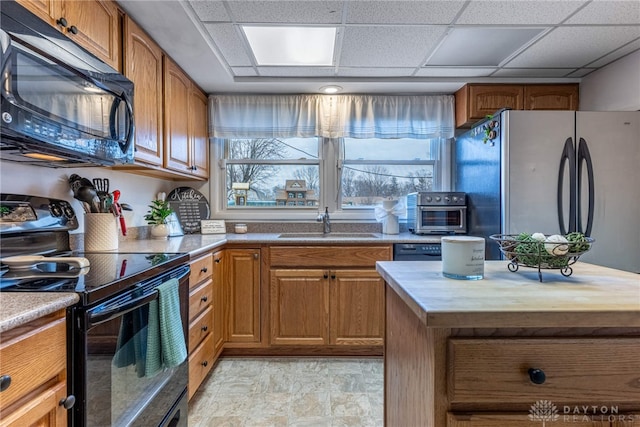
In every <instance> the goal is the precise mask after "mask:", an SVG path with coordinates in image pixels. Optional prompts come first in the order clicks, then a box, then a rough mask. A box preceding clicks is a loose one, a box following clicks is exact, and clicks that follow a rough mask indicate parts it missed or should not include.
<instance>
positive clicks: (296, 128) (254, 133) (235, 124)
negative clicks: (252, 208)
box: [209, 95, 455, 139]
mask: <svg viewBox="0 0 640 427" xmlns="http://www.w3.org/2000/svg"><path fill="white" fill-rule="evenodd" d="M209 107H210V108H209V111H210V115H211V117H210V121H209V123H210V132H211V136H213V137H216V138H275V137H279V138H291V137H313V136H321V137H326V138H341V137H349V138H418V139H426V138H452V137H453V132H454V124H455V121H454V115H455V112H454V97H453V95H409V96H401V95H398V96H394V95H211V96H210V97H209Z"/></svg>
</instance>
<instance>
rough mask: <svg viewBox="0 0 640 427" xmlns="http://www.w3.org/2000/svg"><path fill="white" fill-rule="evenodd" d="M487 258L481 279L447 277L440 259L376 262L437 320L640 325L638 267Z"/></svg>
mask: <svg viewBox="0 0 640 427" xmlns="http://www.w3.org/2000/svg"><path fill="white" fill-rule="evenodd" d="M507 264H508V262H507V261H486V262H485V267H484V269H485V274H484V279H482V280H475V281H471V280H455V279H448V278H445V277H444V276H443V275H442V273H441V271H442V263H441V262H439V261H431V262H415V261H414V262H410V261H395V262H391V261H379V262H378V263H377V264H376V269H377V271H378V272H379V273H380V275H381V276H382V277H383V278H384V279H385V280H386V282H387V283H388V285H389V286H390V287H391V288H392V289H393V290H394V291H395V292H396V293H397V294H398V295H399V296H400V297H401V298H402V299H403V301H404V302H405V303H406V304H407V305H408V306H409V307H410V308H411V310H412V311H413V312H414V313H415V314H416V316H418V318H419V319H420V320H421V321H422V322H423V323H424V324H425V325H426V326H427V327H435V328H483V327H486V328H498V327H503V328H504V327H517V328H519V327H640V275H638V274H635V273H629V272H625V271H621V270H615V269H612V268H607V267H600V266H597V265H593V264H587V263H583V262H578V263H576V264H574V265H573V266H572V268H573V274H572V275H571V276H569V277H564V276H562V275H561V274H560V272H559V270H543V271H542V280H543V282H539V281H538V271H537V270H536V269H533V268H526V267H521V268H520V270H519V271H517V272H510V271H508V270H507Z"/></svg>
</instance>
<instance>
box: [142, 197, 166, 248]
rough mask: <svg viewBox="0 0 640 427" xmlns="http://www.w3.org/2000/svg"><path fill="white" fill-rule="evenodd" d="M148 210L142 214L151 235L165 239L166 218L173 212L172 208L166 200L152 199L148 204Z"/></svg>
mask: <svg viewBox="0 0 640 427" xmlns="http://www.w3.org/2000/svg"><path fill="white" fill-rule="evenodd" d="M149 208H150V210H149V211H148V212H147V214H146V215H145V216H144V219H145V220H146V221H147V224H149V225H150V226H151V237H153V238H155V239H166V238H167V236H169V226H168V225H167V218H169V216H170V215H171V214H172V213H173V209H171V207H170V206H169V202H167V201H166V200H159V199H156V200H153V201H152V202H151V204H150V205H149Z"/></svg>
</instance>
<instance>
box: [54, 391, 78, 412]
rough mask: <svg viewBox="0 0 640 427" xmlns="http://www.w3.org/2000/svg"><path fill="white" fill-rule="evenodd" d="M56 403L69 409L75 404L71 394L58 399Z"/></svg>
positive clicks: (74, 398)
mask: <svg viewBox="0 0 640 427" xmlns="http://www.w3.org/2000/svg"><path fill="white" fill-rule="evenodd" d="M58 404H59V405H60V406H62V407H63V408H64V409H71V408H73V405H75V404H76V397H75V396H74V395H73V394H70V395H69V396H67V397H65V398H64V399H60V402H59V403H58Z"/></svg>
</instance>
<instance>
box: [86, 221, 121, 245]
mask: <svg viewBox="0 0 640 427" xmlns="http://www.w3.org/2000/svg"><path fill="white" fill-rule="evenodd" d="M115 249H118V222H117V218H116V217H115V216H114V215H113V214H112V213H87V214H85V215H84V250H85V251H112V250H115Z"/></svg>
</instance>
